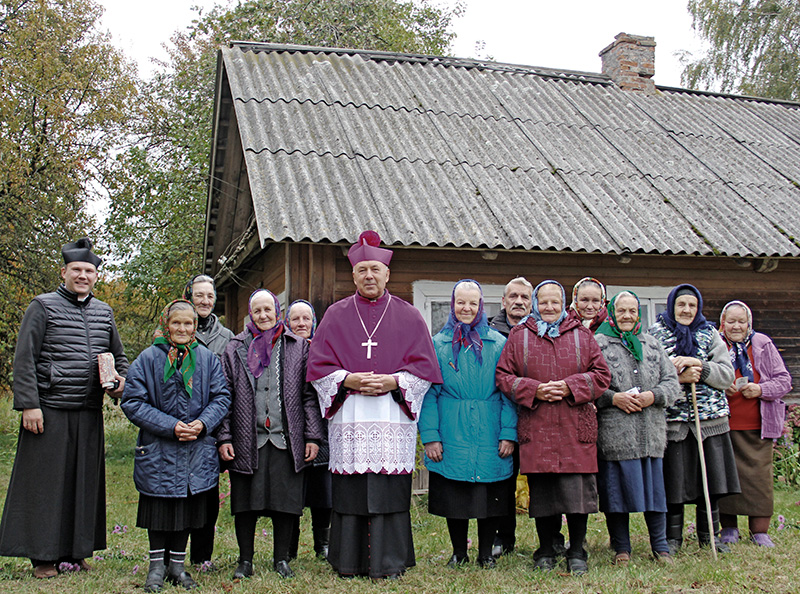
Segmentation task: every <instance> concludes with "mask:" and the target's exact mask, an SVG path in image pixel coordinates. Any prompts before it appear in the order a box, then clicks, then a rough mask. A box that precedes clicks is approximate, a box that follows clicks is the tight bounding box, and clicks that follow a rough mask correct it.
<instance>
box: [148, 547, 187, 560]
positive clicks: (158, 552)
mask: <svg viewBox="0 0 800 594" xmlns="http://www.w3.org/2000/svg"><path fill="white" fill-rule="evenodd" d="M185 555H186V553H184V556H185ZM163 560H164V549H155V550H151V551H150V561H163Z"/></svg>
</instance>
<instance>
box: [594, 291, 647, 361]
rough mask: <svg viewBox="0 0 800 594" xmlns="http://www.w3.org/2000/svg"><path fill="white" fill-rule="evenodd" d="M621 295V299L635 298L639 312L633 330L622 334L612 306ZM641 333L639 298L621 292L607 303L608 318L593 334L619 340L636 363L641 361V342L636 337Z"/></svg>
mask: <svg viewBox="0 0 800 594" xmlns="http://www.w3.org/2000/svg"><path fill="white" fill-rule="evenodd" d="M620 295H622V296H623V297H627V296H628V295H633V296H634V297H635V298H636V306H637V309H638V310H639V316H638V317H637V318H636V325H635V326H634V327H633V330H631V331H630V332H622V331H620V329H619V325H618V324H617V314H616V312H615V310H614V305H615V304H616V302H617V297H619V296H620ZM641 333H642V315H641V304H640V303H639V297H638V296H637V295H636V293H634V292H633V291H622V292H620V293H617V294H616V295H614V298H613V299H612V300H611V301H609V302H608V317H607V318H606V321H605V322H603V323H602V324H600V327H599V328H598V329H597V331H596V332H595V334H605V335H606V336H613V337H615V338H619V339H620V340H621V341H622V346H624V347H625V348H626V349H628V351H630V353H631V355H633V358H634V359H636V360H637V361H641V360H642V341H641V340H639V338H638V335H639V334H641Z"/></svg>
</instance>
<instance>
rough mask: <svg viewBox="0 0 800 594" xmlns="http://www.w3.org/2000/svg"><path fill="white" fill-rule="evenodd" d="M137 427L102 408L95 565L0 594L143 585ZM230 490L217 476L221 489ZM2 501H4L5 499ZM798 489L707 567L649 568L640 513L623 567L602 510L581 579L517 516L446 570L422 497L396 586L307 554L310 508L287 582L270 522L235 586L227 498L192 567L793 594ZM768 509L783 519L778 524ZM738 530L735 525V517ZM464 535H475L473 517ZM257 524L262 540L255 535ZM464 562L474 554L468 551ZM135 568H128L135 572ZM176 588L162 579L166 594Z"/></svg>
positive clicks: (2, 404)
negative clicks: (766, 539) (277, 567)
mask: <svg viewBox="0 0 800 594" xmlns="http://www.w3.org/2000/svg"><path fill="white" fill-rule="evenodd" d="M9 409H10V402H9V401H8V400H7V399H6V398H0V495H3V496H4V494H5V491H6V488H7V484H8V476H9V474H10V472H11V466H12V464H13V459H14V450H15V447H16V436H17V428H18V426H19V415H18V413H13V412H8V411H9ZM135 439H136V431H135V428H133V427H132V426H131V425H130V424H129V423H128V422H127V420H126V419H125V418H124V416H123V415H122V413H121V412H120V410H119V408H117V407H113V406H107V409H106V461H107V467H106V472H107V477H106V480H107V486H106V490H107V500H108V511H107V518H108V548H107V549H106V550H105V551H99V552H98V553H97V555H98V556H99V557H102V559H96V560H94V561H92V564H93V566H94V570H93V571H92V572H89V573H81V574H62V575H60V576H59V577H58V578H56V579H53V580H46V581H40V580H35V579H33V577H32V576H31V571H30V564H29V562H28V561H27V560H26V559H13V558H0V592H3V593H5V592H14V593H20V594H28V593H33V592H43V593H44V592H46V593H48V594H50V593H52V592H59V593H63V594H71V593H78V592H81V593H84V592H85V593H97V592H109V593H120V594H122V593H135V594H139V593H141V592H142V586H143V584H144V579H145V576H146V573H147V561H146V556H147V535H146V532H145V531H144V530H142V529H139V528H136V527H135V524H136V506H137V501H138V495H137V493H136V490H135V489H134V487H133V480H132V465H133V457H132V451H133V445H134V442H135ZM227 491H228V486H227V476H226V475H223V482H222V484H221V488H220V492H221V493H223V494H224V493H226V492H227ZM3 498H4V497H3ZM798 503H800V491H796V490H795V491H790V490H779V491H776V510H775V518H776V520H774V521H773V526H772V528H771V535H772V538H773V540H774V541H775V543H776V544H777V547H776V548H775V549H762V548H759V547H756V546H755V545H751V544H748V543H742V544H739V545H738V546H736V547H734V551H733V553H731V554H729V555H721V556H720V557H719V560H718V561H717V562H714V561H713V559H712V557H711V553H710V552H709V551H708V550H700V549H698V546H697V541H696V539H694V537H693V536H691V535H690V536H688V537H687V542H686V544H685V545H684V549H683V551H682V553H681V554H680V555H679V556H678V559H677V563H676V564H675V565H674V566H672V567H665V566H661V565H657V564H656V563H654V562H653V561H651V560H650V558H649V545H648V541H647V533H646V530H645V526H644V522H643V520H642V518H641V515H634V516H633V518H632V532H633V561H632V563H631V564H630V566H628V567H627V568H617V567H614V566H612V565H611V559H612V557H613V554H612V552H611V551H610V550H609V548H608V533H607V532H606V528H605V522H604V519H603V515H602V514H595V515H593V516H590V518H589V531H588V535H587V541H588V547H589V569H590V572H589V575H587V576H584V577H582V578H574V577H571V576H569V575H566V574H565V573H564V567H563V566H562V567H560V568H559V571H555V572H552V573H550V574H542V573H538V572H534V571H533V570H532V567H533V562H532V554H533V550H534V549H535V530H534V525H533V520H530V519H528V518H527V516H524V515H519V516H517V522H518V524H517V539H518V540H517V543H518V546H517V551H516V553H515V554H513V555H511V556H508V557H503V558H502V559H501V560H500V563H499V564H498V567H497V569H495V570H493V571H484V570H481V569H478V568H477V567H476V566H475V565H474V563H473V564H472V565H471V566H469V567H466V568H463V569H458V570H450V569H448V568H446V567H445V566H444V564H445V563H446V562H447V560H448V559H449V556H450V554H451V550H450V544H449V538H448V536H447V527H446V525H445V521H444V520H443V519H442V518H438V517H435V516H431V515H429V514H428V513H427V509H426V503H425V498H424V496H423V497H415V498H414V506H413V508H412V521H413V525H414V542H415V546H416V553H417V566H416V567H415V568H412V569H410V570H409V571H408V573H407V574H406V576H405V577H404V578H403V580H401V581H400V582H398V583H390V582H371V581H369V580H366V579H355V580H341V579H339V578H337V577H336V576H335V575H334V573H333V572H332V571H331V570H330V568H329V567H328V566H327V564H326V563H324V562H322V561H320V560H318V559H316V558H315V557H314V553H313V548H312V544H313V543H312V540H311V529H310V521H309V517H308V514H307V513H306V515H305V516H304V517H303V522H302V534H301V539H300V556H299V558H298V559H297V560H296V561H294V562H292V568H293V569H294V571H295V573H296V574H297V577H296V578H294V579H292V580H281V579H280V578H278V577H277V575H276V574H275V573H274V572H273V571H271V570H270V569H271V565H272V564H271V557H272V536H271V526H270V524H269V520H266V519H263V520H261V521H260V522H259V525H258V534H257V541H256V558H255V565H256V575H255V576H254V577H253V578H251V579H250V580H246V581H244V582H241V583H233V582H232V581H231V579H230V576H231V574H232V573H233V570H234V567H235V564H236V557H237V548H236V539H235V537H234V532H233V521H232V518H231V515H230V508H229V506H228V504H227V503H225V505H224V506H223V509H222V510H221V513H220V520H219V523H218V531H217V543H216V550H215V561H216V563H217V564H218V565H219V566H220V567H221V571H219V572H215V573H198V572H196V571H194V572H193V576H194V577H195V579H196V580H197V581H198V583H199V585H200V590H201V591H202V592H214V593H216V592H235V593H255V592H259V593H261V592H298V593H308V594H316V593H322V592H342V593H345V592H346V593H348V594H361V593H367V592H369V593H374V592H409V591H414V592H441V593H451V592H452V593H455V592H470V593H477V594H488V593H510V592H525V593H529V592H534V591H535V592H564V593H581V594H590V593H591V594H596V593H603V594H633V593H646V594H666V593H670V594H673V593H684V594H688V593H690V592H691V593H720V594H721V593H725V594H728V593H740V592H758V593H765V592H767V593H772V592H774V593H790V592H800V572H799V571H798V566H799V565H800V561H798V560H800V505H798ZM693 515H694V510H693V508H691V507H687V524H689V523H690V522H693V520H694V517H693ZM778 515H782V516H784V517H785V522H784V527H783V529H781V530H779V529H778V521H777V518H778ZM116 525H119V526H121V527H122V526H127V531H125V532H119V533H113V530H114V527H115V526H116ZM741 526H742V528H744V527H745V526H744V524H743V523H742V525H741ZM470 528H471V532H470V538H472V539H473V540H475V539H477V535H476V527H475V523H474V522H472V525H471V527H470ZM264 529H266V533H267V534H266V536H264V535H263V534H262V530H264ZM471 556H473V557H474V554H473V555H471ZM137 567H138V569H137ZM180 591H182V590H180V589H178V588H174V587H171V586H167V587H166V588H165V592H167V593H170V592H173V593H176V594H177V593H178V592H180Z"/></svg>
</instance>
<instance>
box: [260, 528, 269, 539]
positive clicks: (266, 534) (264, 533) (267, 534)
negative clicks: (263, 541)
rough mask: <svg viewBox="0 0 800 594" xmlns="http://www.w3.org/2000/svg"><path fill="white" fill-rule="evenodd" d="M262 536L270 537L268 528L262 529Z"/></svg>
mask: <svg viewBox="0 0 800 594" xmlns="http://www.w3.org/2000/svg"><path fill="white" fill-rule="evenodd" d="M261 536H263V537H264V538H266V537H267V536H269V532H267V529H266V528H262V529H261Z"/></svg>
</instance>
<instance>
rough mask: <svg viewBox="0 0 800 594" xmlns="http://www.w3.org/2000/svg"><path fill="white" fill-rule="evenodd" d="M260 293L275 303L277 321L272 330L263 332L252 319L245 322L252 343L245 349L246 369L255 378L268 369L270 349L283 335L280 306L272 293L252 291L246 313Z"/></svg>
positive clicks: (264, 290)
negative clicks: (251, 337) (270, 296)
mask: <svg viewBox="0 0 800 594" xmlns="http://www.w3.org/2000/svg"><path fill="white" fill-rule="evenodd" d="M261 293H266V294H267V295H272V301H273V302H274V303H275V319H276V320H277V321H276V322H275V325H274V326H273V327H272V328H269V329H267V330H263V331H262V330H259V329H258V326H256V324H255V322H253V320H252V317H251V319H250V321H249V322H247V329H248V330H249V331H250V334H252V335H253V342H251V343H250V347H249V348H248V349H247V367H248V369H249V370H250V373H252V374H253V377H255V378H259V377H261V374H262V373H264V370H265V369H266V368H267V367H269V362H270V359H272V347H273V346H275V342H276V341H277V340H278V337H280V335H281V334H282V333H283V320H281V304H280V303H279V302H278V298H277V297H276V296H275V294H274V293H273V292H272V291H268V290H267V289H256V290H255V291H253V294H252V295H250V299H249V300H248V301H247V313H248V314H250V313H252V303H253V299H255V297H256V296H257V295H259V294H261Z"/></svg>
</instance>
